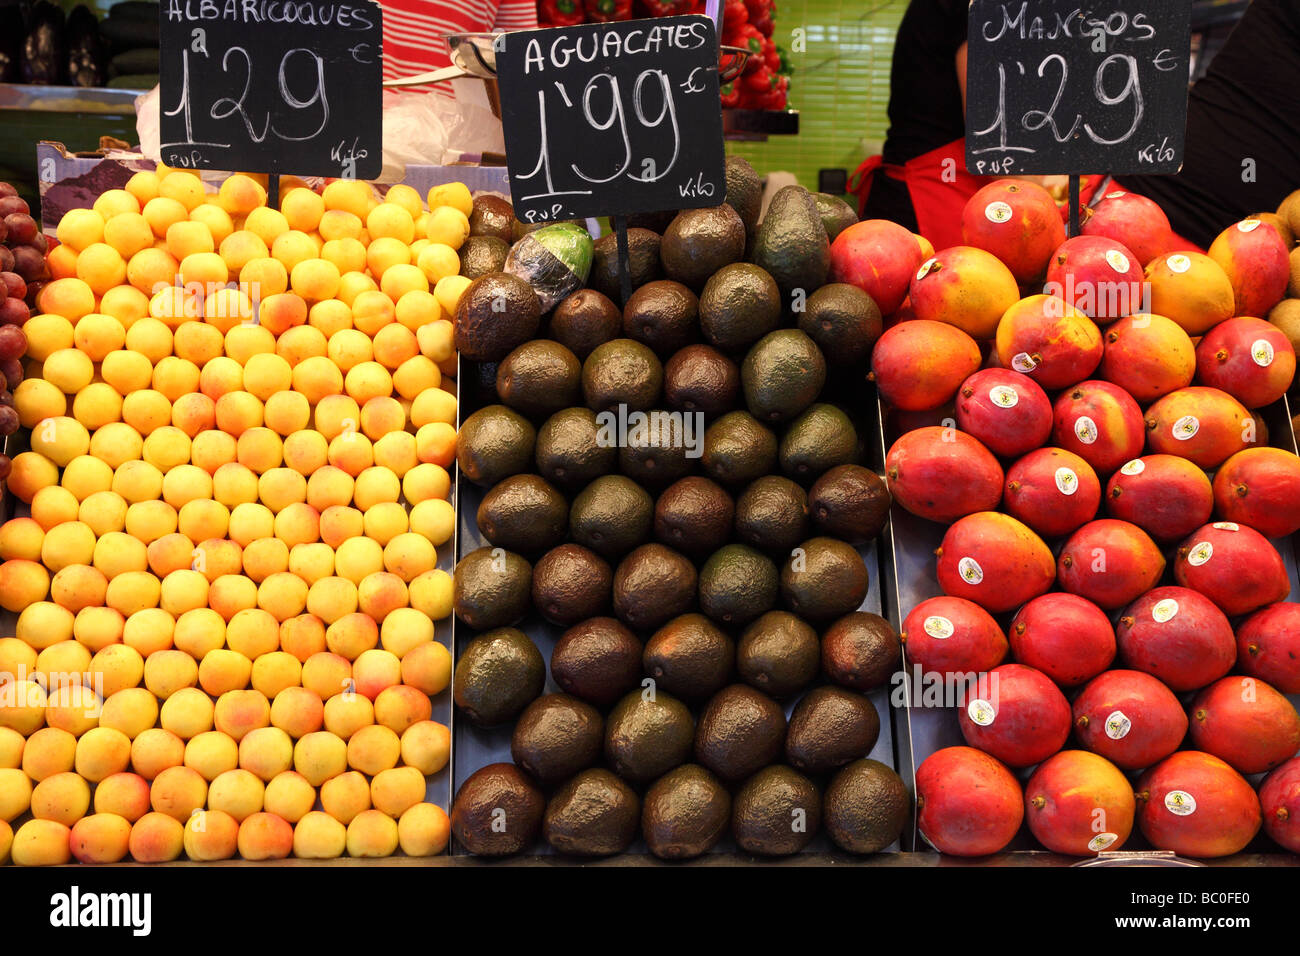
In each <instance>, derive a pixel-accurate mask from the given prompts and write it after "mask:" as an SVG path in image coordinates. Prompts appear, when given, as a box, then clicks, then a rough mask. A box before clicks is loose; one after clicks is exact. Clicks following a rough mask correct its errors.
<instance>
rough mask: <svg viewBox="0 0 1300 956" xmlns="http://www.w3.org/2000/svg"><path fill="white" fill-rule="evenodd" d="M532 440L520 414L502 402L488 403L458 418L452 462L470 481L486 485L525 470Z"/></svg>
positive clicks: (529, 424) (529, 426)
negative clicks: (454, 460) (462, 418)
mask: <svg viewBox="0 0 1300 956" xmlns="http://www.w3.org/2000/svg"><path fill="white" fill-rule="evenodd" d="M536 440H537V432H536V430H535V429H534V428H533V425H532V422H530V421H529V420H528V419H526V418H524V416H522V415H520V414H519V413H518V412H516V411H515V410H514V409H511V408H506V406H504V405H488V406H487V407H486V408H480V409H479V410H478V411H476V412H475V413H474V414H472V415H470V416H469V418H467V419H465V420H464V421H463V422H461V424H460V431H459V432H458V433H457V435H456V465H457V467H459V468H460V473H461V474H462V475H464V476H465V477H466V478H468V479H469V480H470V481H472V482H474V484H476V485H482V486H483V487H485V488H490V487H492V486H493V485H495V484H496V483H497V482H499V481H501V480H502V479H503V478H509V477H510V476H511V475H518V474H520V473H521V472H525V471H528V470H529V466H530V465H531V464H532V460H533V443H534V442H535V441H536Z"/></svg>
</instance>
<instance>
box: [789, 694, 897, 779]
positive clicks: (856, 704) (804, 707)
mask: <svg viewBox="0 0 1300 956" xmlns="http://www.w3.org/2000/svg"><path fill="white" fill-rule="evenodd" d="M879 736H880V715H879V714H877V713H876V708H875V706H874V705H873V704H872V703H871V701H870V700H868V699H867V698H866V697H865V696H863V695H862V694H859V693H856V692H855V691H851V690H847V689H846V688H843V687H817V688H814V689H813V690H810V691H809V692H808V693H806V694H804V696H803V697H801V698H800V699H799V703H797V704H795V705H794V711H793V712H792V713H791V714H790V729H789V731H788V732H787V733H786V736H785V759H786V760H787V761H788V762H789V764H790V766H792V767H794V768H796V769H798V770H802V771H803V772H804V773H827V772H829V771H831V770H834V769H835V768H836V767H841V766H843V765H844V764H846V763H848V762H849V761H851V760H857V759H859V758H860V757H865V756H866V755H867V754H869V753H871V748H872V747H874V746H875V745H876V739H877V738H878V737H879Z"/></svg>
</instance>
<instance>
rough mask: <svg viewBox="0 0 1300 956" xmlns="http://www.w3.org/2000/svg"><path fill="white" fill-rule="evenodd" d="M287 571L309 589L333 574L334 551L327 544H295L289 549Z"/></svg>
mask: <svg viewBox="0 0 1300 956" xmlns="http://www.w3.org/2000/svg"><path fill="white" fill-rule="evenodd" d="M289 570H290V571H291V572H293V573H294V574H296V575H297V576H298V577H299V578H300V579H301V580H302V581H303V582H304V583H305V584H306V585H307V586H308V587H309V588H310V587H311V585H313V584H315V583H316V582H317V581H319V580H321V579H322V578H326V577H330V576H331V575H333V574H334V549H333V548H331V547H330V546H329V545H328V544H323V543H321V542H311V543H308V544H295V545H294V546H293V547H292V548H290V549H289Z"/></svg>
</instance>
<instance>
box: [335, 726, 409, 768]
mask: <svg viewBox="0 0 1300 956" xmlns="http://www.w3.org/2000/svg"><path fill="white" fill-rule="evenodd" d="M401 751H402V743H401V738H400V737H398V736H397V734H396V733H395V732H393V730H391V729H390V728H388V727H385V726H383V725H382V724H370V725H368V726H366V727H361V728H359V729H358V730H357V731H356V732H355V733H353V734H352V735H351V736H350V737H349V738H348V742H347V761H348V766H350V767H352V768H353V769H354V770H360V771H361V772H362V773H364V774H366V775H368V776H372V777H373V776H374V775H375V774H377V773H379V772H380V771H382V770H388V769H389V768H392V767H395V766H397V761H398V758H399V757H400V756H401Z"/></svg>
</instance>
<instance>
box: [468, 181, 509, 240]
mask: <svg viewBox="0 0 1300 956" xmlns="http://www.w3.org/2000/svg"><path fill="white" fill-rule="evenodd" d="M469 234H470V235H471V236H491V237H492V238H494V239H500V240H501V241H502V242H504V243H505V244H506V245H507V246H509V245H510V243H512V242H514V241H515V207H514V206H512V205H510V203H509V202H508V201H507V200H505V199H502V198H501V197H500V196H493V195H490V194H488V193H482V194H481V195H478V196H475V197H474V204H473V206H472V207H471V208H470V213H469Z"/></svg>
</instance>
